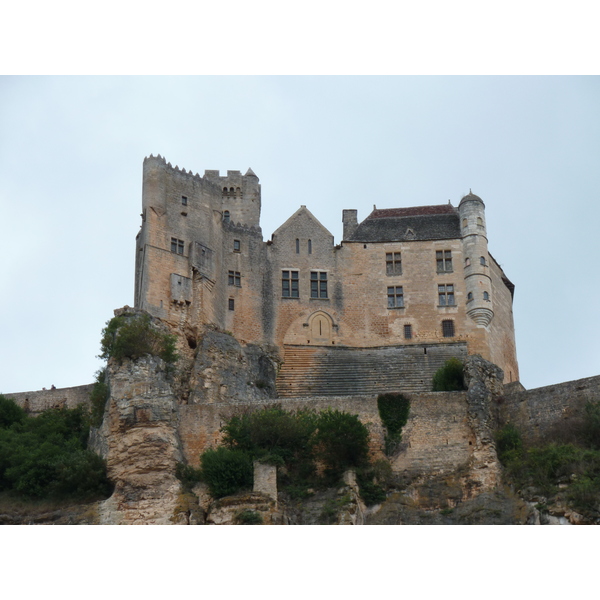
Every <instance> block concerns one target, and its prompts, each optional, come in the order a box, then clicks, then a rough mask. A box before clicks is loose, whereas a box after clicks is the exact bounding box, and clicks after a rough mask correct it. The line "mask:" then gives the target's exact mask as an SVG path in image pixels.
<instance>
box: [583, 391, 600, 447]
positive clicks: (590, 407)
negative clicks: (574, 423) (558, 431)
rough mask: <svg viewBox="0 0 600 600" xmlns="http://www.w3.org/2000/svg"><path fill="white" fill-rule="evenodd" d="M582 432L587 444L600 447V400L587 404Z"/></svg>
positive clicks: (584, 441)
mask: <svg viewBox="0 0 600 600" xmlns="http://www.w3.org/2000/svg"><path fill="white" fill-rule="evenodd" d="M581 433H582V438H583V440H582V441H583V443H584V444H585V445H586V446H588V447H590V448H596V449H600V402H588V403H587V404H586V405H585V412H584V415H583V425H582V432H581Z"/></svg>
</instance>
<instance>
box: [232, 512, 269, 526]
mask: <svg viewBox="0 0 600 600" xmlns="http://www.w3.org/2000/svg"><path fill="white" fill-rule="evenodd" d="M235 522H236V523H237V524H238V525H262V524H263V518H262V515H261V514H260V513H258V512H256V511H255V510H242V511H240V512H239V513H237V515H236V516H235Z"/></svg>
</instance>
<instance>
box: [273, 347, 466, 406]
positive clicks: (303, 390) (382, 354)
mask: <svg viewBox="0 0 600 600" xmlns="http://www.w3.org/2000/svg"><path fill="white" fill-rule="evenodd" d="M425 349H426V351H425ZM451 356H457V357H459V358H464V357H465V356H466V344H464V343H453V344H437V345H427V346H419V345H412V346H385V347H378V348H347V347H336V348H333V347H326V346H317V347H315V346H285V353H284V363H283V365H282V367H281V369H280V371H279V375H278V378H277V392H278V395H279V396H280V397H299V396H307V395H308V396H311V395H312V396H331V395H335V396H340V395H363V394H369V395H371V394H376V393H382V392H391V391H404V392H424V391H429V390H430V389H431V380H432V378H433V374H434V373H435V371H437V369H439V368H440V367H441V366H442V365H443V364H444V363H445V362H446V360H448V358H450V357H451Z"/></svg>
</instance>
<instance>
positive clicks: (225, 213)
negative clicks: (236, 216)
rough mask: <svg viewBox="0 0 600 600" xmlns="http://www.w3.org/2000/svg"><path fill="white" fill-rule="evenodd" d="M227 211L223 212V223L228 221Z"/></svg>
mask: <svg viewBox="0 0 600 600" xmlns="http://www.w3.org/2000/svg"><path fill="white" fill-rule="evenodd" d="M229 216H230V215H229V211H228V210H226V211H224V212H223V221H225V223H229Z"/></svg>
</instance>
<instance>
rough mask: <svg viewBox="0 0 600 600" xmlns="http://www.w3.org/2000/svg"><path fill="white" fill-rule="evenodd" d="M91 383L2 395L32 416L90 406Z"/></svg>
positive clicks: (92, 385)
mask: <svg viewBox="0 0 600 600" xmlns="http://www.w3.org/2000/svg"><path fill="white" fill-rule="evenodd" d="M93 387H94V384H93V383H90V384H87V385H79V386H76V387H68V388H57V389H54V390H37V391H33V392H18V393H16V394H4V396H6V397H7V398H12V399H13V400H14V401H15V402H16V403H17V404H18V405H19V406H21V407H22V408H24V409H25V410H26V411H27V412H28V413H30V414H31V415H33V416H36V415H38V414H39V413H41V412H43V411H45V410H48V409H50V408H75V407H76V406H79V405H80V404H84V405H86V406H89V405H90V394H91V392H92V388H93Z"/></svg>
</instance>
